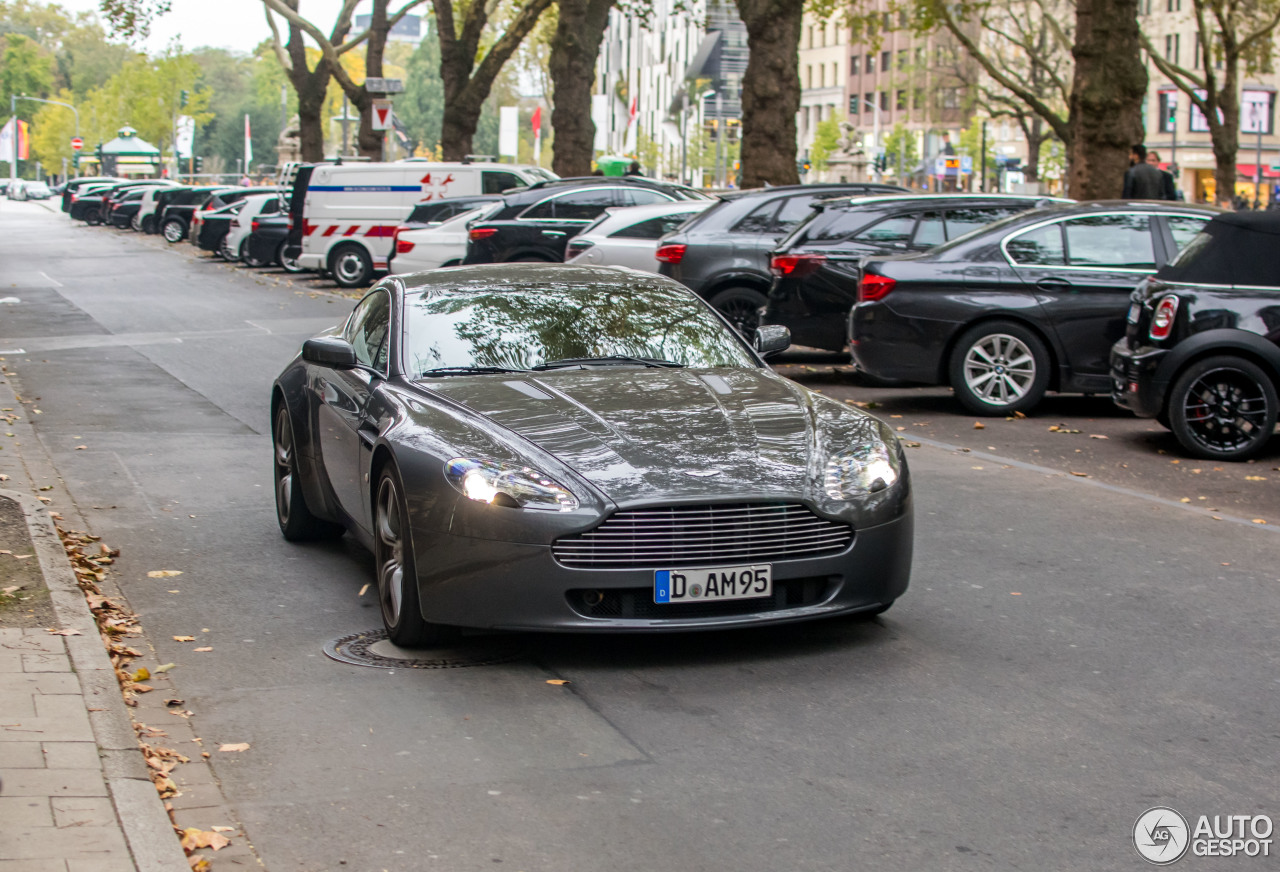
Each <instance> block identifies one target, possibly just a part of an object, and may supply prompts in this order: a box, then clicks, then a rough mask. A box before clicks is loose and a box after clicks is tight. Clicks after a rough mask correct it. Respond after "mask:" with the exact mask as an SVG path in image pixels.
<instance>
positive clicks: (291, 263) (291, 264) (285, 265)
mask: <svg viewBox="0 0 1280 872" xmlns="http://www.w3.org/2000/svg"><path fill="white" fill-rule="evenodd" d="M288 244H289V243H287V242H281V243H280V247H279V248H277V249H276V263H278V264H280V268H281V269H283V270H284V271H285V272H287V273H300V272H302V267H301V266H299V265H298V259H297V258H296V257H289V256H288V255H286V254H285V253H284V250H285V247H286V246H287V245H288Z"/></svg>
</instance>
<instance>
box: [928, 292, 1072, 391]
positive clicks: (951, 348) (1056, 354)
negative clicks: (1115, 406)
mask: <svg viewBox="0 0 1280 872" xmlns="http://www.w3.org/2000/svg"><path fill="white" fill-rule="evenodd" d="M992 321H1012V322H1013V323H1015V324H1018V325H1019V326H1022V327H1025V328H1026V329H1028V330H1030V331H1031V332H1032V333H1034V334H1035V335H1036V338H1038V339H1039V340H1040V341H1041V342H1042V343H1044V347H1045V350H1046V351H1048V352H1049V386H1048V390H1051V391H1056V390H1057V389H1058V387H1059V385H1060V383H1061V378H1060V369H1061V366H1062V355H1061V353H1060V350H1059V348H1058V346H1057V343H1056V338H1055V337H1053V336H1050V335H1049V334H1047V333H1046V332H1045V330H1044V329H1043V327H1041V326H1040V325H1039V324H1037V323H1036V322H1034V321H1032V320H1029V319H1027V318H1024V317H1020V316H1019V315H1018V314H1017V313H1016V312H1008V311H993V312H984V313H983V314H982V315H980V316H979V317H977V318H974V319H973V320H971V321H966V322H964V323H963V324H957V325H956V329H955V330H953V331H952V333H951V336H950V337H949V338H948V339H947V344H946V347H945V348H944V349H943V352H942V357H941V358H940V359H939V361H938V384H941V385H947V386H949V387H955V386H954V385H952V384H951V373H950V368H951V355H953V354H954V353H955V350H956V345H957V344H958V343H959V342H960V337H961V336H963V335H965V334H966V333H968V332H969V331H970V330H971V329H973V328H974V327H978V326H980V325H982V324H986V323H989V322H992Z"/></svg>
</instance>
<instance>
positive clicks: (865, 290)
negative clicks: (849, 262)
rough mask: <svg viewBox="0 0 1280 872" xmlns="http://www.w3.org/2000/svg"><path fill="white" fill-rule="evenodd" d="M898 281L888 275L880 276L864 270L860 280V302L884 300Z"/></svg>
mask: <svg viewBox="0 0 1280 872" xmlns="http://www.w3.org/2000/svg"><path fill="white" fill-rule="evenodd" d="M897 283H898V282H897V281H896V280H894V279H891V278H889V277H887V276H878V275H876V274H875V273H872V272H864V273H863V274H862V280H861V281H859V282H858V302H859V303H869V302H871V301H872V300H883V299H884V298H885V297H887V296H888V295H889V292H890V291H892V290H893V286H894V285H896V284H897Z"/></svg>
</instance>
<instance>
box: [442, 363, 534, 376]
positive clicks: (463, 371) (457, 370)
mask: <svg viewBox="0 0 1280 872" xmlns="http://www.w3.org/2000/svg"><path fill="white" fill-rule="evenodd" d="M490 372H531V370H527V369H518V368H513V367H509V366H441V367H438V368H436V369H428V370H426V371H424V372H421V373H419V374H418V378H426V377H427V376H430V375H477V374H484V373H490Z"/></svg>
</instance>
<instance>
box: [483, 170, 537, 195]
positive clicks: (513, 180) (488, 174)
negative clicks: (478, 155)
mask: <svg viewBox="0 0 1280 872" xmlns="http://www.w3.org/2000/svg"><path fill="white" fill-rule="evenodd" d="M524 184H526V182H525V181H524V180H523V179H521V178H520V177H519V176H517V175H516V174H515V173H505V172H501V171H498V170H485V171H484V172H482V173H481V174H480V185H481V189H482V193H485V194H501V193H502V192H503V191H507V190H510V189H511V188H519V187H521V186H522V185H524Z"/></svg>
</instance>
